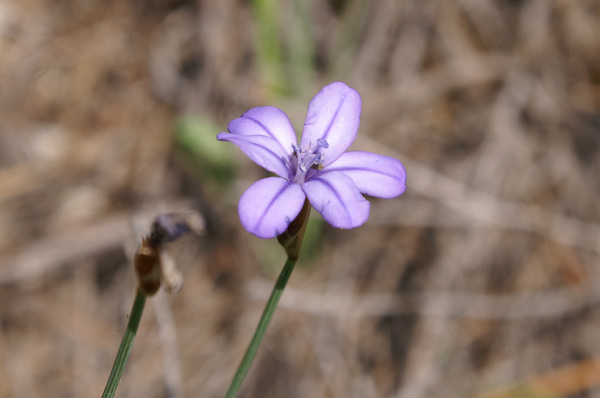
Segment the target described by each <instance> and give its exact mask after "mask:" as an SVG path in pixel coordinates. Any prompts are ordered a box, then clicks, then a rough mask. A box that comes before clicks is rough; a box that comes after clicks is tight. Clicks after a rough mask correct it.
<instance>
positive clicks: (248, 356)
mask: <svg viewBox="0 0 600 398" xmlns="http://www.w3.org/2000/svg"><path fill="white" fill-rule="evenodd" d="M296 261H297V260H292V259H289V258H288V259H287V261H286V262H285V265H284V266H283V269H282V270H281V274H279V278H277V282H275V287H274V288H273V291H272V292H271V297H269V301H267V305H266V307H265V310H264V311H263V314H262V316H261V318H260V321H259V322H258V326H257V327H256V331H255V332H254V336H253V337H252V341H250V345H249V346H248V349H247V350H246V353H245V354H244V358H242V362H241V363H240V366H239V367H238V370H237V372H236V373H235V376H234V377H233V381H232V382H231V385H230V386H229V390H227V394H225V398H235V397H236V396H237V393H238V391H239V390H240V387H241V386H242V382H243V381H244V378H245V377H246V374H247V373H248V370H249V369H250V366H251V365H252V362H253V361H254V357H256V352H257V351H258V347H259V346H260V342H261V341H262V339H263V336H264V335H265V332H266V331H267V327H268V326H269V323H270V322H271V318H272V317H273V314H274V313H275V309H276V308H277V304H278V303H279V299H280V298H281V294H282V293H283V289H284V288H285V285H286V284H287V281H288V280H289V279H290V275H291V274H292V271H293V270H294V265H296Z"/></svg>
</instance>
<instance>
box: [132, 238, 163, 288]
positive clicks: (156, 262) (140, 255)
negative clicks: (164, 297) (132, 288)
mask: <svg viewBox="0 0 600 398" xmlns="http://www.w3.org/2000/svg"><path fill="white" fill-rule="evenodd" d="M134 266H135V273H136V275H137V278H138V282H139V287H138V288H139V289H140V291H141V292H142V293H144V294H145V295H147V296H152V295H154V294H155V293H156V292H157V291H158V288H159V287H160V279H161V274H162V271H161V265H160V256H159V254H158V250H157V248H154V247H152V246H151V245H150V239H149V238H144V239H142V243H141V245H140V246H139V247H138V249H137V252H136V253H135V259H134Z"/></svg>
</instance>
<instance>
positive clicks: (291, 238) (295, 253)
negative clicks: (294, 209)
mask: <svg viewBox="0 0 600 398" xmlns="http://www.w3.org/2000/svg"><path fill="white" fill-rule="evenodd" d="M311 208H312V207H311V205H310V202H309V201H308V199H306V200H305V201H304V206H302V210H300V213H299V214H298V216H297V217H296V218H295V219H294V221H292V222H291V223H290V225H289V226H288V228H287V229H286V230H285V232H284V233H282V234H281V235H279V236H277V242H279V244H280V245H281V246H283V248H284V249H285V253H286V254H287V256H288V258H289V259H290V260H294V261H296V260H298V258H299V257H300V249H301V248H302V241H303V240H304V233H305V232H306V226H307V225H308V216H310V209H311Z"/></svg>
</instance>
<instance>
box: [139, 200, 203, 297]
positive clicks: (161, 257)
mask: <svg viewBox="0 0 600 398" xmlns="http://www.w3.org/2000/svg"><path fill="white" fill-rule="evenodd" d="M203 231H204V218H202V216H201V215H200V214H199V213H196V212H182V213H164V214H159V215H158V216H157V217H156V219H155V220H154V223H152V230H151V231H150V235H149V236H147V237H145V238H143V239H142V242H141V244H140V246H139V247H138V249H137V252H136V254H135V259H134V266H135V273H136V275H137V278H138V282H139V289H140V291H141V292H142V293H144V294H145V295H147V296H152V295H154V294H155V293H156V292H157V291H158V289H159V288H160V286H161V284H162V286H163V288H164V289H165V291H166V292H167V293H177V292H179V291H180V290H181V288H182V286H183V276H182V275H181V273H180V272H179V270H178V269H177V266H176V264H175V261H174V260H173V258H172V257H171V256H170V255H169V253H168V252H167V251H166V249H165V247H164V246H165V244H166V243H169V242H172V241H174V240H176V239H178V238H179V237H181V236H182V235H184V234H186V233H189V232H194V233H196V234H198V235H199V234H201V233H202V232H203Z"/></svg>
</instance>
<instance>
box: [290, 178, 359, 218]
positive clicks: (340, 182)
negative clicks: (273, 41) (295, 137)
mask: <svg viewBox="0 0 600 398" xmlns="http://www.w3.org/2000/svg"><path fill="white" fill-rule="evenodd" d="M302 189H303V190H304V193H306V196H307V197H308V200H309V201H310V203H311V204H312V205H313V207H314V208H315V210H317V211H318V212H319V213H321V215H322V216H323V218H324V219H325V221H327V222H328V223H329V224H331V225H333V226H334V227H337V228H355V227H359V226H361V225H362V224H364V223H365V221H367V218H369V210H370V204H369V202H368V201H367V200H366V199H365V198H364V197H363V196H362V195H361V194H360V192H359V191H358V188H356V185H354V182H353V181H352V179H351V178H350V177H348V176H346V175H344V174H343V173H341V172H337V171H332V172H330V173H317V174H315V175H314V176H313V177H312V178H311V179H310V180H308V181H307V182H305V183H304V184H303V185H302Z"/></svg>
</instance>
